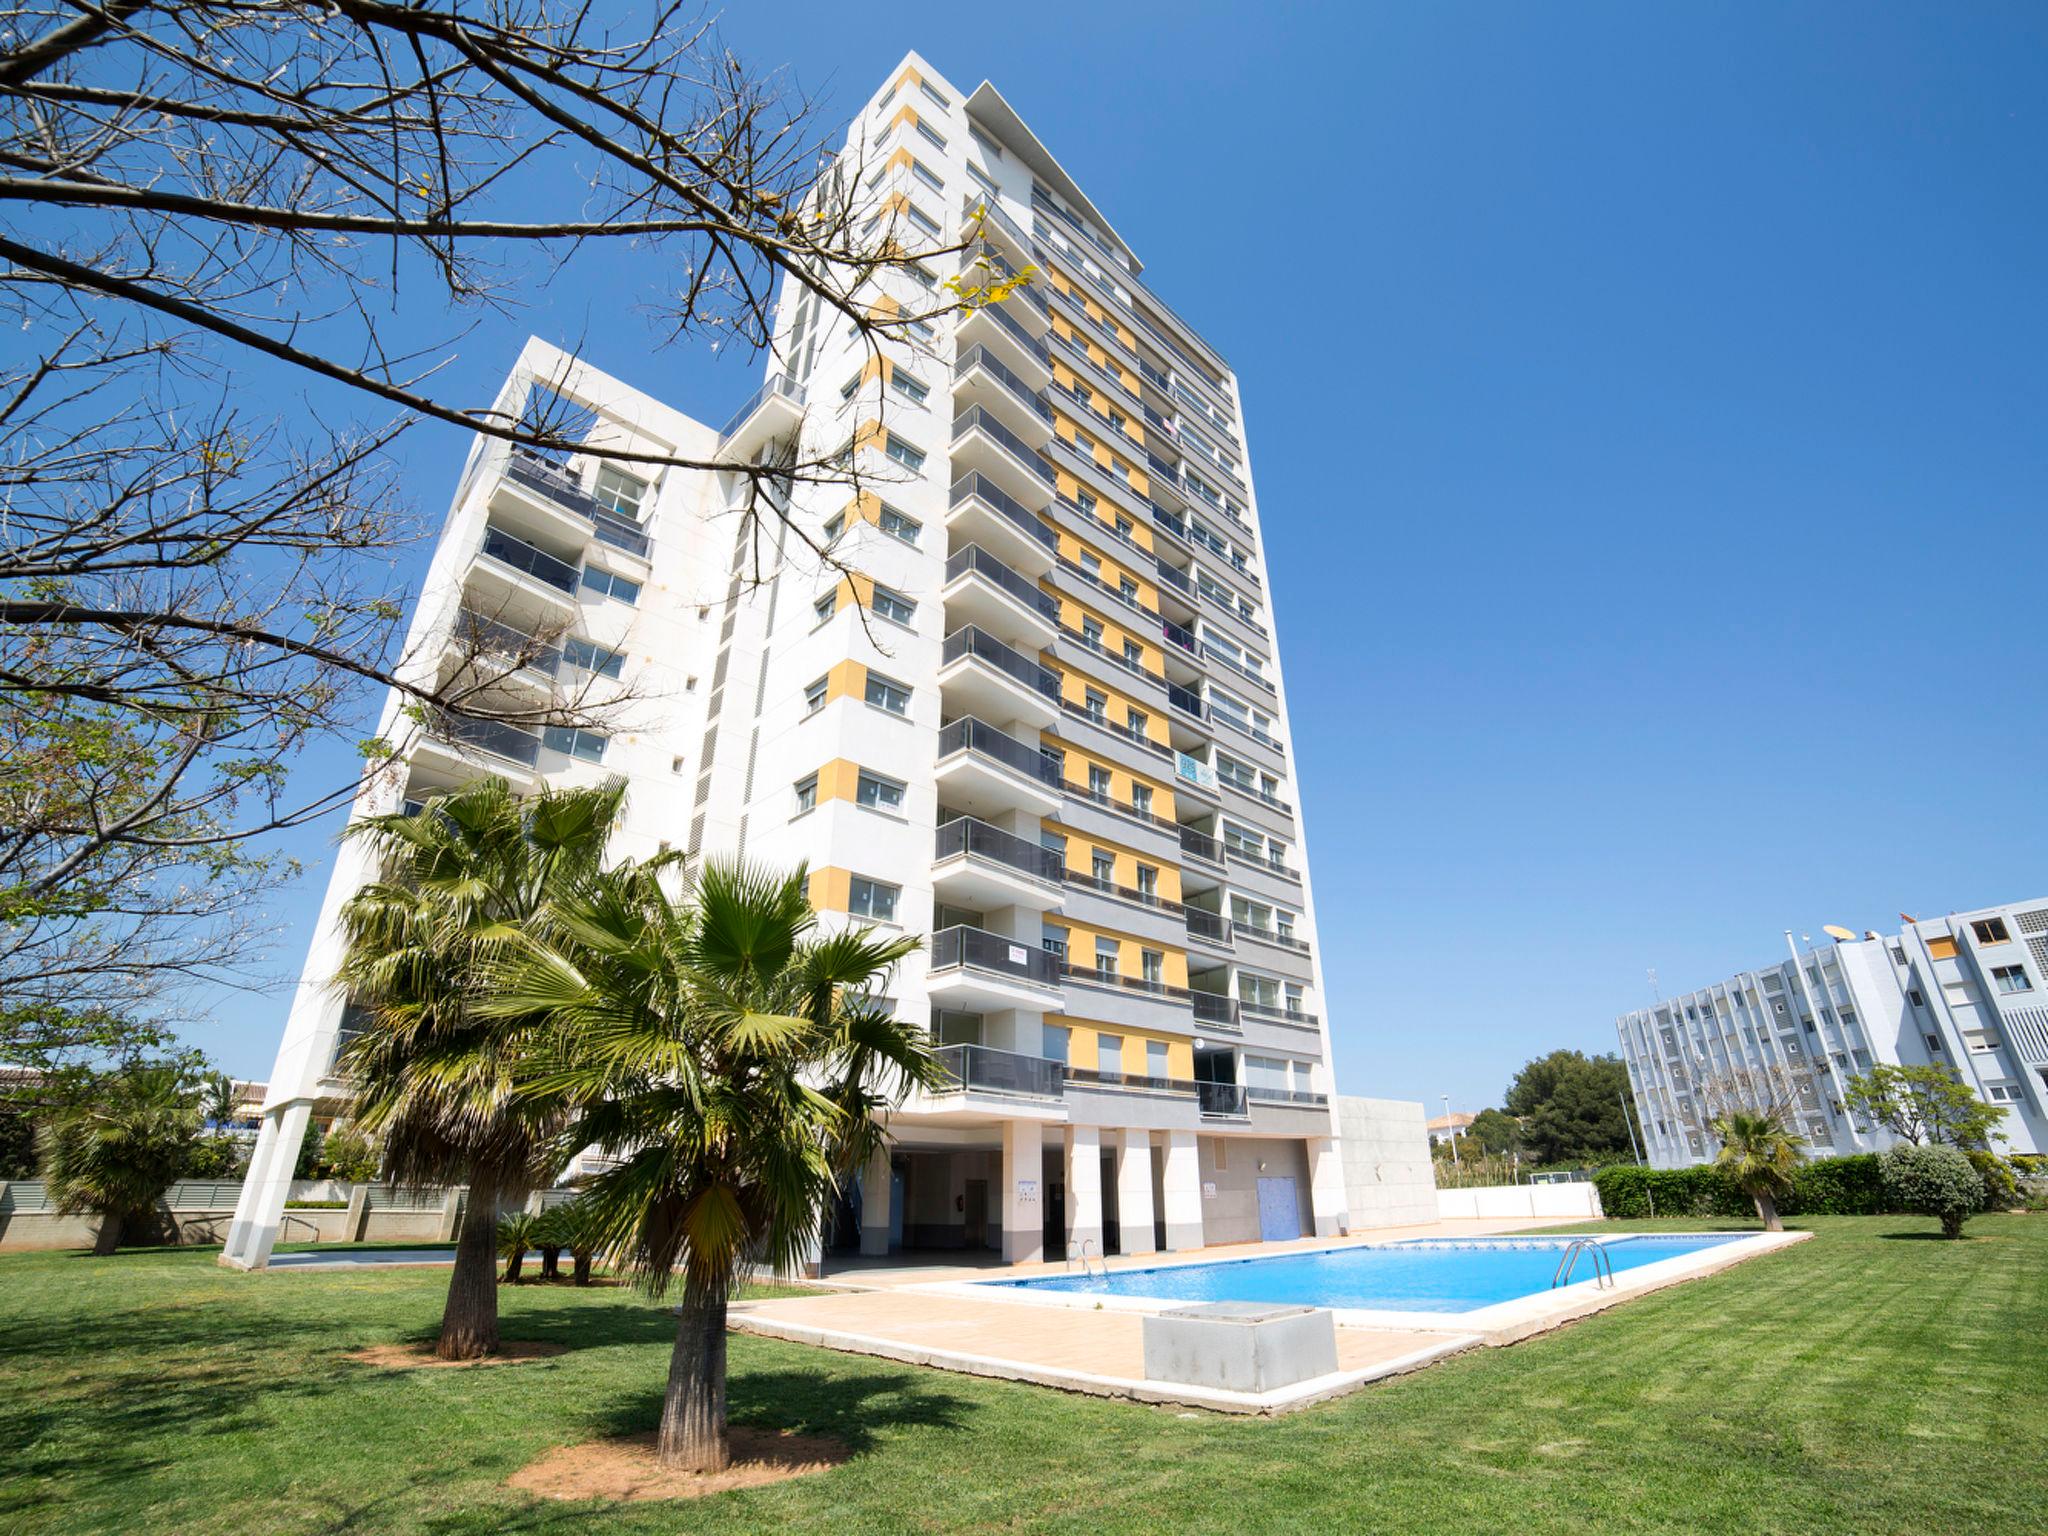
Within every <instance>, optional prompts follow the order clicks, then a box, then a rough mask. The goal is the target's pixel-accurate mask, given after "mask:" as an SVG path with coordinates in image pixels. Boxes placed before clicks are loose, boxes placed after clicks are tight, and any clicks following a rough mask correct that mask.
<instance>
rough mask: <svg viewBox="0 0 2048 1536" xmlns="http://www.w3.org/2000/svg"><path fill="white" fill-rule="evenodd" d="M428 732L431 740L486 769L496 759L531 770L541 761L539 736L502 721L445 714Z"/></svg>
mask: <svg viewBox="0 0 2048 1536" xmlns="http://www.w3.org/2000/svg"><path fill="white" fill-rule="evenodd" d="M429 734H430V742H431V743H433V744H438V745H440V746H443V747H444V748H446V749H448V750H449V751H451V752H452V753H453V755H454V756H456V757H458V758H460V759H461V760H462V761H464V762H465V763H469V764H472V765H475V764H479V763H480V764H481V766H483V767H486V768H489V767H491V766H492V763H491V759H496V760H497V761H498V762H499V763H511V764H516V765H517V766H519V767H521V768H528V769H530V768H532V767H533V766H534V765H535V764H536V763H538V762H539V761H540V737H539V736H538V735H537V734H536V733H534V732H532V731H525V730H521V729H520V728H519V727H518V726H516V725H507V724H506V723H505V722H504V721H502V720H472V719H469V718H466V717H464V716H461V715H444V716H442V717H441V718H440V719H438V720H436V721H435V722H434V724H433V726H432V727H431V728H430V733H429ZM522 777H523V776H522Z"/></svg>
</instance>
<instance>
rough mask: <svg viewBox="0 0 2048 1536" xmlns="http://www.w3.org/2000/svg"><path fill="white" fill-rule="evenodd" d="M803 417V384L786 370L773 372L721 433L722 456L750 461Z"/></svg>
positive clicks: (740, 460) (740, 461) (744, 462)
mask: <svg viewBox="0 0 2048 1536" xmlns="http://www.w3.org/2000/svg"><path fill="white" fill-rule="evenodd" d="M803 419H804V387H803V385H801V384H799V383H797V382H796V380H794V379H792V378H791V377H790V376H789V375H788V374H786V373H776V374H770V375H769V376H768V381H767V382H766V383H765V384H763V385H762V386H761V387H760V388H759V389H757V390H755V391H754V393H753V394H752V395H751V396H750V397H749V398H748V400H747V403H746V404H745V405H743V406H741V407H740V408H739V409H738V410H737V411H735V412H733V416H732V420H730V421H728V422H727V423H726V424H725V428H724V430H723V431H721V432H720V433H719V434H718V452H719V455H720V456H721V457H722V458H725V459H728V460H730V461H732V462H733V463H737V464H750V463H752V462H753V461H754V458H755V456H756V455H757V454H759V453H760V451H761V450H762V449H763V448H765V447H766V446H767V445H768V444H769V443H771V442H773V441H774V440H775V439H776V438H778V437H781V436H783V435H785V434H786V433H789V432H792V431H794V430H795V429H796V426H797V423H799V422H800V421H802V420H803Z"/></svg>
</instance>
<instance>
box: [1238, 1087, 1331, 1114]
mask: <svg viewBox="0 0 2048 1536" xmlns="http://www.w3.org/2000/svg"><path fill="white" fill-rule="evenodd" d="M1245 1097H1246V1098H1248V1099H1250V1100H1251V1101H1252V1102H1253V1103H1254V1104H1291V1105H1294V1106H1296V1107H1298V1108H1301V1109H1322V1108H1326V1107H1327V1106H1328V1105H1329V1102H1330V1096H1329V1095H1328V1094H1327V1093H1307V1092H1304V1091H1303V1090H1301V1089H1298V1088H1262V1087H1260V1086H1258V1085H1257V1084H1253V1085H1251V1086H1249V1087H1247V1088H1246V1089H1245Z"/></svg>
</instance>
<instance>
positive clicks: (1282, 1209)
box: [1259, 1179, 1301, 1243]
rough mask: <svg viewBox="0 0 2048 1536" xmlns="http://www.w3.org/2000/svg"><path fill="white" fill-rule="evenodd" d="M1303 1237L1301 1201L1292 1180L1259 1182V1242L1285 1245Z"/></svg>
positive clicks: (1265, 1180)
mask: <svg viewBox="0 0 2048 1536" xmlns="http://www.w3.org/2000/svg"><path fill="white" fill-rule="evenodd" d="M1299 1236H1301V1201H1300V1200H1299V1199H1297V1198H1296V1196H1295V1193H1294V1180H1292V1179H1261V1180H1259V1240H1260V1241H1261V1242H1267V1243H1284V1242H1286V1241H1287V1240H1288V1239H1289V1238H1293V1237H1299Z"/></svg>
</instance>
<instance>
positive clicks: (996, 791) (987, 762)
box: [937, 715, 1062, 816]
mask: <svg viewBox="0 0 2048 1536" xmlns="http://www.w3.org/2000/svg"><path fill="white" fill-rule="evenodd" d="M937 777H938V788H939V799H940V800H941V801H942V802H944V803H945V804H947V805H950V806H957V807H958V808H959V809H961V810H963V811H968V812H971V813H973V814H976V815H991V816H992V815H1000V814H1002V813H1003V812H1006V811H1029V812H1031V813H1032V814H1033V815H1036V816H1055V815H1057V814H1058V813H1059V809H1060V804H1061V798H1062V794H1061V792H1062V785H1061V782H1060V771H1059V769H1058V768H1057V767H1056V766H1055V765H1054V764H1053V761H1052V759H1050V758H1048V757H1047V756H1046V755H1045V754H1044V753H1043V752H1040V751H1039V750H1038V748H1036V747H1035V746H1032V745H1030V744H1029V743H1028V742H1022V741H1019V740H1017V738H1016V737H1014V736H1010V735H1007V734H1006V733H1004V732H1002V731H999V730H997V729H996V728H995V727H994V726H992V725H989V724H987V723H985V722H983V721H980V720H976V719H975V718H973V717H972V716H971V715H970V716H968V717H967V718H965V719H962V720H955V721H953V722H952V723H951V724H949V725H947V726H945V727H943V728H942V729H941V730H940V731H939V757H938V774H937Z"/></svg>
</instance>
